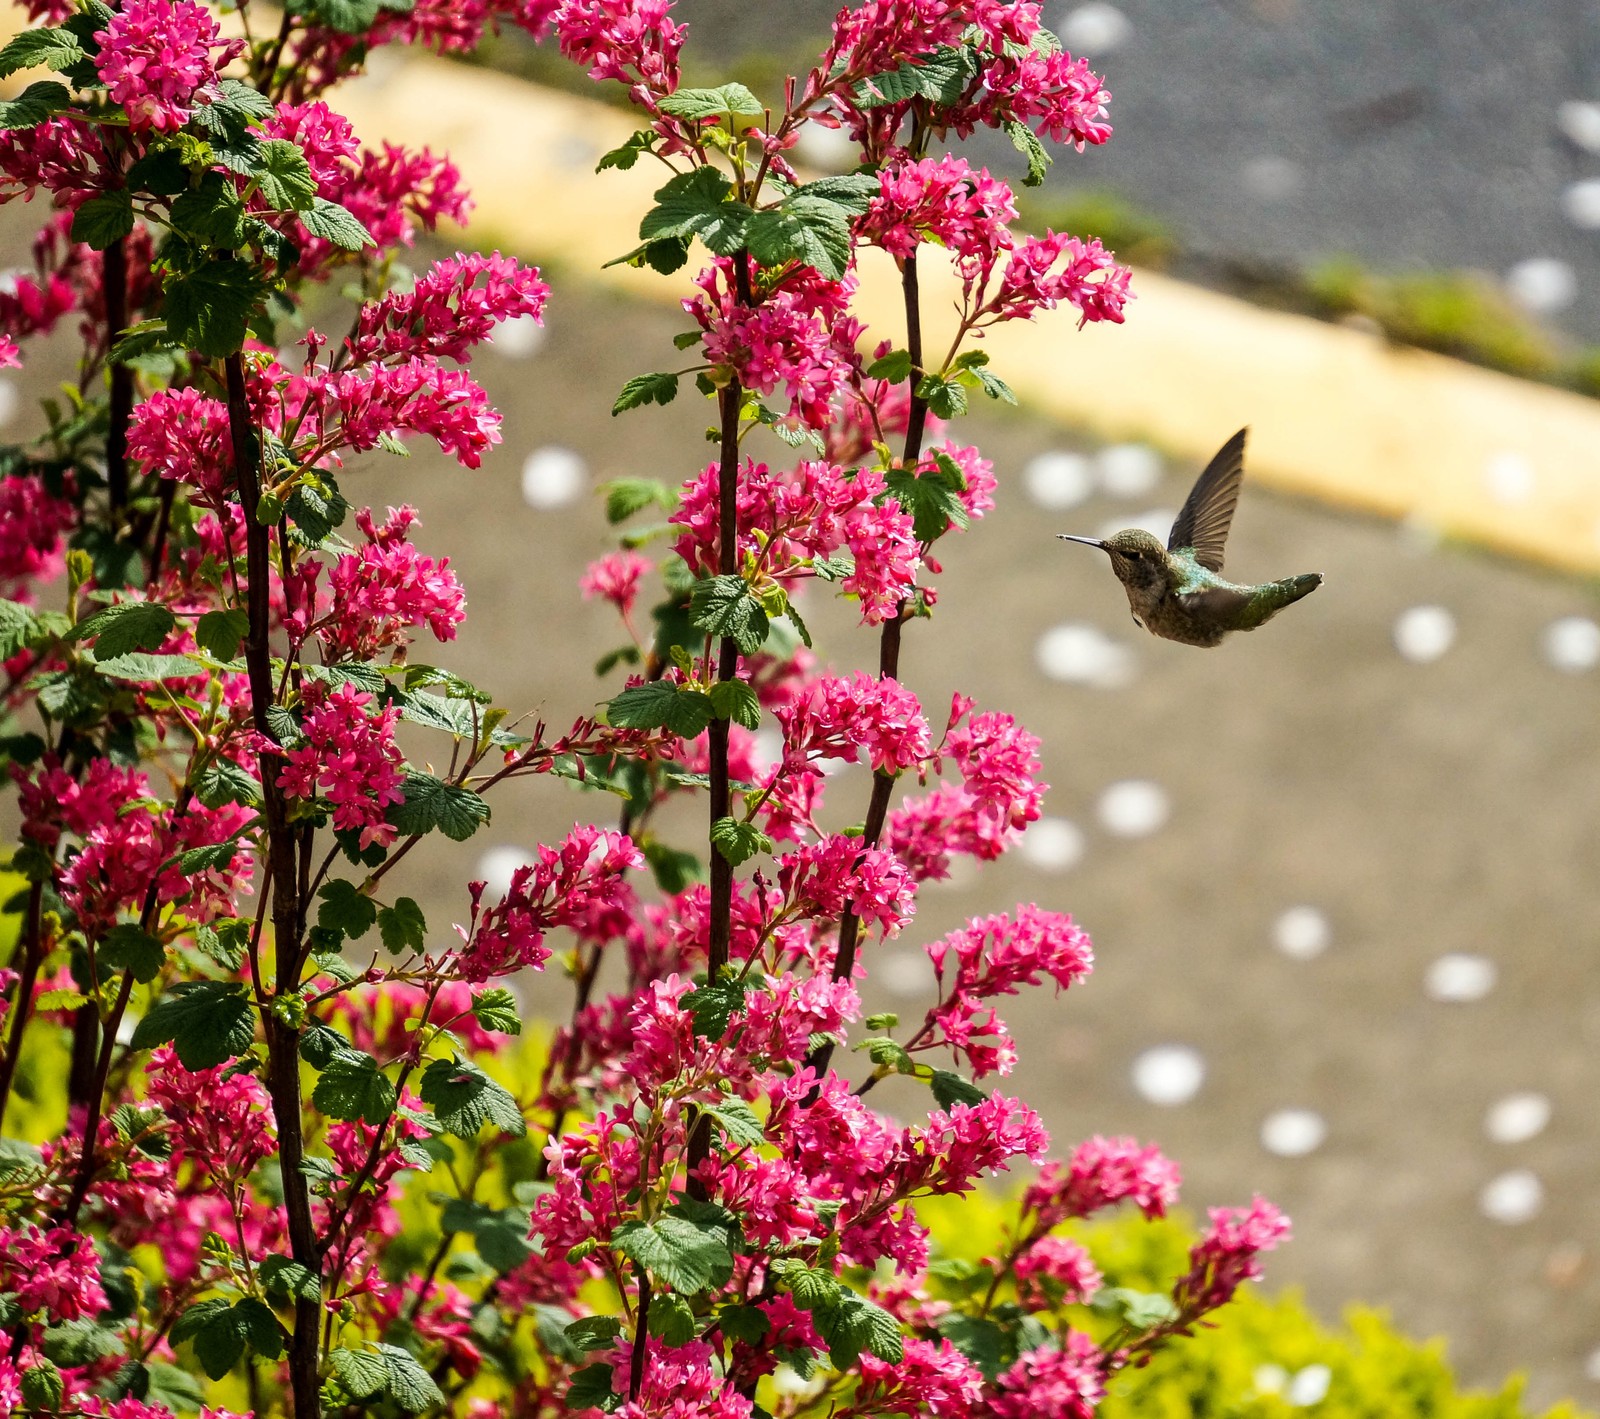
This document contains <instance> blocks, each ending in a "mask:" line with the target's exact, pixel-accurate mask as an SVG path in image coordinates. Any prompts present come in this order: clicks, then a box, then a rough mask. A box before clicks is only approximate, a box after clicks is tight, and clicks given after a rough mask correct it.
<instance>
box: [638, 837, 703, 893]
mask: <svg viewBox="0 0 1600 1419" xmlns="http://www.w3.org/2000/svg"><path fill="white" fill-rule="evenodd" d="M636 845H637V846H638V848H639V851H640V852H642V853H643V854H644V859H645V861H646V862H648V863H649V864H650V871H651V873H652V874H653V875H654V877H655V879H656V886H658V887H659V888H660V889H661V890H662V891H663V892H665V893H666V894H667V895H668V896H676V895H677V894H678V893H679V892H681V891H683V890H684V888H685V887H688V886H689V885H690V884H691V883H694V882H703V881H705V880H706V865H705V863H704V862H702V861H701V860H700V859H699V858H698V857H696V856H695V855H694V854H693V853H692V852H684V851H683V850H681V849H680V848H675V847H669V846H668V845H667V844H666V843H663V842H661V841H659V840H658V839H656V838H646V839H645V840H644V841H643V842H640V843H637V844H636Z"/></svg>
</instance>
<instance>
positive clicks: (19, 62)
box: [0, 29, 88, 79]
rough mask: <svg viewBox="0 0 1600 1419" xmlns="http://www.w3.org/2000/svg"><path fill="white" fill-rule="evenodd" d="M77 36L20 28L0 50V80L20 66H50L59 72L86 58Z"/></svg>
mask: <svg viewBox="0 0 1600 1419" xmlns="http://www.w3.org/2000/svg"><path fill="white" fill-rule="evenodd" d="M87 57H88V56H87V55H86V54H85V53H84V50H83V46H82V45H81V44H79V43H78V40H77V36H75V35H73V34H70V33H69V32H68V31H66V30H59V29H40V30H23V31H22V33H21V34H18V35H13V36H12V38H11V41H10V43H8V44H7V45H6V47H5V48H4V49H0V79H9V78H10V77H11V76H12V75H13V74H16V73H19V72H20V71H21V70H23V69H54V70H55V71H56V72H57V73H60V72H61V70H63V69H70V68H71V67H72V66H73V65H74V64H76V63H78V62H79V61H80V60H82V59H85V58H87Z"/></svg>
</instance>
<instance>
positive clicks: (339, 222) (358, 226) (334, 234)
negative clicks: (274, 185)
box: [299, 197, 373, 251]
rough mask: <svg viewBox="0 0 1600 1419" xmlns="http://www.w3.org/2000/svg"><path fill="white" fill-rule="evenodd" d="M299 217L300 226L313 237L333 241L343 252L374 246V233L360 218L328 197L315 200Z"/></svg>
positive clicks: (301, 211) (303, 209) (302, 210)
mask: <svg viewBox="0 0 1600 1419" xmlns="http://www.w3.org/2000/svg"><path fill="white" fill-rule="evenodd" d="M299 217H300V225H301V226H303V227H304V228H305V229H306V230H307V231H308V232H310V233H311V235H312V236H314V237H321V238H322V239H323V240H324V241H331V242H332V243H333V244H334V245H335V246H337V247H339V248H340V249H341V250H344V251H360V250H362V249H363V248H364V247H368V246H371V245H372V244H373V240H372V233H371V232H369V231H368V230H367V229H366V227H365V226H364V225H362V222H361V220H360V218H358V217H357V216H356V215H355V213H354V212H352V211H350V209H349V208H348V207H341V206H340V205H339V204H338V203H337V202H330V201H329V200H328V199H327V198H326V197H317V198H314V199H313V200H312V203H311V205H310V206H309V207H305V208H302V209H301V210H300V212H299Z"/></svg>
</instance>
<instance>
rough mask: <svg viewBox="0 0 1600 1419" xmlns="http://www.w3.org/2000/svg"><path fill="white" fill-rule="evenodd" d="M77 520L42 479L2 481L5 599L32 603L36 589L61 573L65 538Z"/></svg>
mask: <svg viewBox="0 0 1600 1419" xmlns="http://www.w3.org/2000/svg"><path fill="white" fill-rule="evenodd" d="M76 522H77V509H76V506H75V504H74V503H73V502H72V501H71V500H70V499H68V498H60V497H56V496H55V495H54V494H52V493H51V492H50V490H49V489H48V488H46V487H45V485H44V481H43V480H42V479H40V478H32V477H28V476H25V475H13V476H11V477H6V478H0V596H4V597H6V598H7V599H9V600H11V601H25V602H31V601H33V600H34V599H35V588H36V587H38V586H39V585H40V584H41V583H43V582H47V581H52V580H54V579H55V578H56V577H58V576H60V575H61V572H62V569H63V567H64V566H65V565H66V560H65V557H64V556H63V554H62V548H61V540H62V536H63V534H65V533H66V532H68V531H70V530H71V529H72V527H73V526H74V525H75V524H76Z"/></svg>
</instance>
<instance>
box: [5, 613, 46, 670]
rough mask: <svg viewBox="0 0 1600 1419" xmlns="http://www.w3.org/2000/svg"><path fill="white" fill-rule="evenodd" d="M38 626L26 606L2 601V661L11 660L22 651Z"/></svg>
mask: <svg viewBox="0 0 1600 1419" xmlns="http://www.w3.org/2000/svg"><path fill="white" fill-rule="evenodd" d="M38 624H39V623H38V621H37V620H36V619H35V617H34V614H33V612H32V611H30V610H29V609H28V608H27V607H26V606H21V605H19V604H18V603H17V602H15V601H4V600H0V659H4V660H9V659H11V657H12V656H13V655H15V654H16V653H17V652H18V651H19V650H21V649H22V647H23V646H24V645H26V644H27V643H28V638H29V637H30V636H32V635H33V633H34V631H35V629H36V628H37V627H38Z"/></svg>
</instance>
